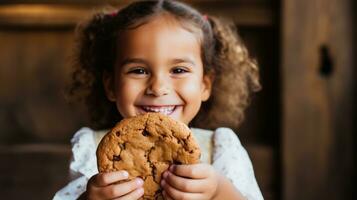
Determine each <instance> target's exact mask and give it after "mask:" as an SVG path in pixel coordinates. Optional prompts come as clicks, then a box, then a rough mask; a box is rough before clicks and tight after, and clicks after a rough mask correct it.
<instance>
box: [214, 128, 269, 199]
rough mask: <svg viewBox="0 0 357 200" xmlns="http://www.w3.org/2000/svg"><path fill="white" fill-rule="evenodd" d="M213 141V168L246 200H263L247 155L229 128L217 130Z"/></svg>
mask: <svg viewBox="0 0 357 200" xmlns="http://www.w3.org/2000/svg"><path fill="white" fill-rule="evenodd" d="M213 141H214V148H213V163H212V165H213V167H214V168H215V169H216V170H217V171H219V172H220V173H221V174H223V175H224V176H226V177H227V178H228V179H230V180H231V182H232V183H233V185H234V186H235V187H236V188H237V189H239V191H240V192H241V193H242V194H243V196H245V197H246V198H247V199H248V200H262V199H264V198H263V196H262V193H261V191H260V189H259V186H258V184H257V181H256V180H255V176H254V171H253V166H252V163H251V161H250V158H249V156H248V153H247V151H246V150H245V149H244V147H243V146H242V144H241V143H240V141H239V139H238V137H237V135H236V134H235V133H234V132H233V131H232V130H231V129H229V128H218V129H217V130H216V131H215V133H214V135H213Z"/></svg>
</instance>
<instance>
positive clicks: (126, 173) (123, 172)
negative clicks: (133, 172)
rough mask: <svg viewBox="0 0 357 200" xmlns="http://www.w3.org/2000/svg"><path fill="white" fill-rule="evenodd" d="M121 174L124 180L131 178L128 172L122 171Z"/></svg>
mask: <svg viewBox="0 0 357 200" xmlns="http://www.w3.org/2000/svg"><path fill="white" fill-rule="evenodd" d="M121 173H122V175H123V176H124V178H128V177H129V173H128V172H127V171H122V172H121Z"/></svg>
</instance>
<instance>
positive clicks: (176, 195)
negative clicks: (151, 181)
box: [162, 180, 203, 200]
mask: <svg viewBox="0 0 357 200" xmlns="http://www.w3.org/2000/svg"><path fill="white" fill-rule="evenodd" d="M162 188H163V189H164V191H165V193H166V194H167V195H168V196H169V197H171V198H172V199H190V200H196V199H203V195H202V193H188V192H182V191H179V190H177V189H175V188H173V187H171V186H170V185H169V184H167V183H166V182H165V180H164V181H162Z"/></svg>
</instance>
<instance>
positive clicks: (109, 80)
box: [102, 70, 116, 102]
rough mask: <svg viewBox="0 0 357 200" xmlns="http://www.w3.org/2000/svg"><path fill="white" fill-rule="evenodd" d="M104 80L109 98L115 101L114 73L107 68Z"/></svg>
mask: <svg viewBox="0 0 357 200" xmlns="http://www.w3.org/2000/svg"><path fill="white" fill-rule="evenodd" d="M102 81H103V86H104V90H105V94H106V95H107V98H108V100H109V101H112V102H115V101H116V98H115V92H114V75H113V74H111V73H109V72H108V71H106V70H105V71H104V72H103V76H102Z"/></svg>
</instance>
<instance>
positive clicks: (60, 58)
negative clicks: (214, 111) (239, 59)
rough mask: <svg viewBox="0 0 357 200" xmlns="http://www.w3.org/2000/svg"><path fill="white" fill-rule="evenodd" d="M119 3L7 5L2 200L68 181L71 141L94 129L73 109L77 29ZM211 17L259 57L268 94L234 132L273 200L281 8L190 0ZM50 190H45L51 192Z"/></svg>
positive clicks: (2, 49)
mask: <svg viewBox="0 0 357 200" xmlns="http://www.w3.org/2000/svg"><path fill="white" fill-rule="evenodd" d="M125 2H129V0H125V1H114V0H110V1H108V0H106V1H99V0H77V1H70V0H60V1H57V0H3V1H1V2H0V44H1V45H0V129H1V133H0V159H1V160H2V161H4V162H2V165H0V194H1V195H2V199H24V198H25V199H49V198H51V197H52V196H53V194H54V192H55V191H57V190H58V189H59V188H61V187H63V186H64V184H65V183H66V182H67V172H68V164H69V159H70V144H69V140H70V138H71V136H72V135H73V133H74V132H75V131H76V130H78V129H79V128H80V127H81V126H85V125H87V124H88V119H87V116H86V114H85V112H84V111H83V108H82V107H79V108H78V107H73V106H71V105H68V104H67V103H66V101H65V99H64V95H63V93H64V88H65V85H66V83H67V81H68V78H69V75H70V72H71V68H70V61H71V53H72V48H73V44H74V33H73V31H74V27H75V24H76V23H77V22H78V21H80V20H82V19H84V18H86V17H87V16H89V15H90V14H91V13H92V12H93V11H94V10H95V8H96V7H98V6H103V5H104V4H111V5H116V6H121V5H122V4H124V3H125ZM186 2H188V3H190V4H193V5H194V6H196V7H198V8H199V9H200V10H202V11H203V12H204V13H208V14H214V15H220V16H225V17H229V18H232V19H233V20H234V21H235V23H236V24H237V26H238V29H239V33H240V34H241V36H242V38H243V40H244V42H245V43H246V45H247V46H248V49H249V51H250V53H251V54H252V55H253V57H255V58H257V60H258V62H259V65H260V69H261V77H262V84H263V90H262V91H261V92H260V93H258V94H257V95H256V96H255V97H254V99H253V101H252V106H251V107H250V108H249V109H248V110H247V119H246V122H245V123H244V124H243V125H242V127H239V128H237V127H235V129H236V131H237V133H238V134H239V137H240V139H241V141H242V143H243V144H244V145H245V146H246V148H247V150H248V152H249V154H250V156H251V159H252V161H253V165H254V167H255V173H256V177H257V180H258V183H259V185H260V187H261V189H262V192H263V194H264V196H265V198H266V199H268V200H269V199H279V194H280V189H279V188H280V167H279V166H280V164H279V163H280V160H279V152H280V142H279V140H280V92H281V91H280V70H279V48H280V45H279V43H280V38H279V32H278V31H279V21H280V19H279V2H278V1H273V0H250V1H247V0H220V1H214V0H192V1H186ZM44 188H45V189H44Z"/></svg>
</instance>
